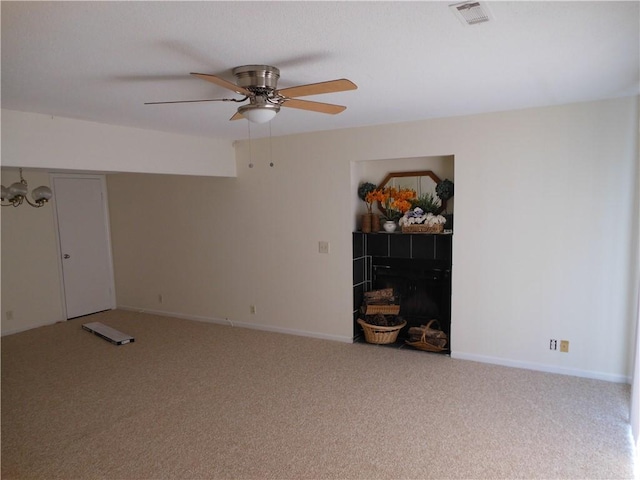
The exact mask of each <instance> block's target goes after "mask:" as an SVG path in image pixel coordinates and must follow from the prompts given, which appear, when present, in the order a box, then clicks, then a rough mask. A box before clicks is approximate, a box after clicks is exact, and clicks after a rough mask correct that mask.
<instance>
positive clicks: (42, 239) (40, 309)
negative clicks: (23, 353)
mask: <svg viewBox="0 0 640 480" xmlns="http://www.w3.org/2000/svg"><path fill="white" fill-rule="evenodd" d="M24 177H25V179H26V180H27V182H28V183H29V190H32V189H33V188H35V187H38V186H40V185H47V186H50V182H49V175H48V174H46V173H43V172H39V171H32V170H25V171H24ZM19 180H20V175H19V172H18V170H17V169H7V168H3V169H2V184H3V185H5V186H9V185H11V184H12V183H14V182H17V181H19ZM53 208H54V206H53V202H50V203H48V204H47V205H45V206H44V207H41V208H32V207H30V206H28V205H21V206H20V207H15V208H14V207H2V210H1V213H0V215H1V217H0V218H1V222H2V298H1V302H2V306H1V314H2V315H1V318H2V334H3V335H6V334H9V333H15V332H19V331H22V330H27V329H29V328H34V327H38V326H41V325H47V324H49V323H55V322H56V321H60V320H63V319H64V317H63V315H64V314H63V311H64V310H63V305H62V301H63V300H62V284H61V280H60V275H59V272H58V246H57V240H56V233H55V228H54V212H53ZM7 312H9V313H7Z"/></svg>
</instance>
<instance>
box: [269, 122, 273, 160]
mask: <svg viewBox="0 0 640 480" xmlns="http://www.w3.org/2000/svg"><path fill="white" fill-rule="evenodd" d="M272 146H273V145H272V143H271V122H269V166H270V167H273V148H272Z"/></svg>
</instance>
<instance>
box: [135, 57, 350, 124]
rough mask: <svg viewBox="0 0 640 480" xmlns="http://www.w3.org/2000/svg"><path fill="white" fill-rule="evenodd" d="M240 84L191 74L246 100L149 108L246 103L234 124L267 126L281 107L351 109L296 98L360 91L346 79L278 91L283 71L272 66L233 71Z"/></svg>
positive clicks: (216, 99)
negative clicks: (242, 121)
mask: <svg viewBox="0 0 640 480" xmlns="http://www.w3.org/2000/svg"><path fill="white" fill-rule="evenodd" d="M232 72H233V75H234V76H235V77H236V83H231V82H229V81H227V80H225V79H223V78H221V77H218V76H216V75H210V74H206V73H191V75H193V76H194V77H198V78H201V79H203V80H206V81H207V82H211V83H215V84H216V85H218V86H219V87H223V88H226V89H229V90H231V91H233V92H235V93H237V94H238V95H244V98H241V99H236V98H214V99H211V100H179V101H173V102H146V103H145V105H160V104H167V103H195V102H244V101H246V100H249V103H248V104H245V105H241V106H240V107H238V111H237V112H236V113H235V115H233V116H232V117H231V118H230V120H239V119H241V118H246V119H247V120H249V121H250V122H254V123H266V122H268V121H270V120H271V119H273V117H275V116H276V114H277V113H278V112H279V111H280V107H289V108H298V109H301V110H310V111H312V112H320V113H328V114H331V115H335V114H337V113H340V112H342V111H344V110H345V109H346V108H347V107H345V106H343V105H334V104H331V103H321V102H311V101H309V100H299V99H298V98H295V97H304V96H307V95H319V94H322V93H335V92H344V91H346V90H355V89H356V88H358V87H357V86H356V84H355V83H353V82H352V81H350V80H347V79H346V78H341V79H338V80H329V81H327V82H320V83H310V84H307V85H298V86H296V87H289V88H283V89H280V90H278V88H277V87H278V79H279V78H280V70H278V69H277V68H276V67H272V66H269V65H243V66H241V67H236V68H234V69H233V70H232Z"/></svg>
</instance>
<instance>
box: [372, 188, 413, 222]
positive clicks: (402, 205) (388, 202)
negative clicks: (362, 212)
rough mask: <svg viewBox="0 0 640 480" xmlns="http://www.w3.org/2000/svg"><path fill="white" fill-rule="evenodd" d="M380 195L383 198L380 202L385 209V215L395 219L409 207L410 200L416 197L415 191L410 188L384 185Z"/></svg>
mask: <svg viewBox="0 0 640 480" xmlns="http://www.w3.org/2000/svg"><path fill="white" fill-rule="evenodd" d="M382 196H383V197H384V200H382V201H381V203H382V204H383V205H384V208H385V210H386V211H387V215H386V217H387V218H388V219H391V220H395V219H397V218H399V217H401V216H402V215H403V214H404V213H405V212H406V211H407V210H409V209H410V208H411V202H410V200H413V199H414V198H416V192H415V191H414V190H411V189H410V188H401V189H397V188H395V187H386V188H385V189H384V190H383V191H382Z"/></svg>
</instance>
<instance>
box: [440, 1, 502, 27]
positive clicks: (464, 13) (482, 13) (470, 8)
mask: <svg viewBox="0 0 640 480" xmlns="http://www.w3.org/2000/svg"><path fill="white" fill-rule="evenodd" d="M449 8H450V9H451V10H452V11H453V13H454V14H455V16H456V17H458V20H460V21H461V22H462V24H463V25H476V24H478V23H484V22H488V21H489V20H491V19H492V18H493V17H492V16H491V13H490V12H489V9H488V8H487V6H486V5H484V4H481V3H480V2H464V3H456V4H454V5H449Z"/></svg>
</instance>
